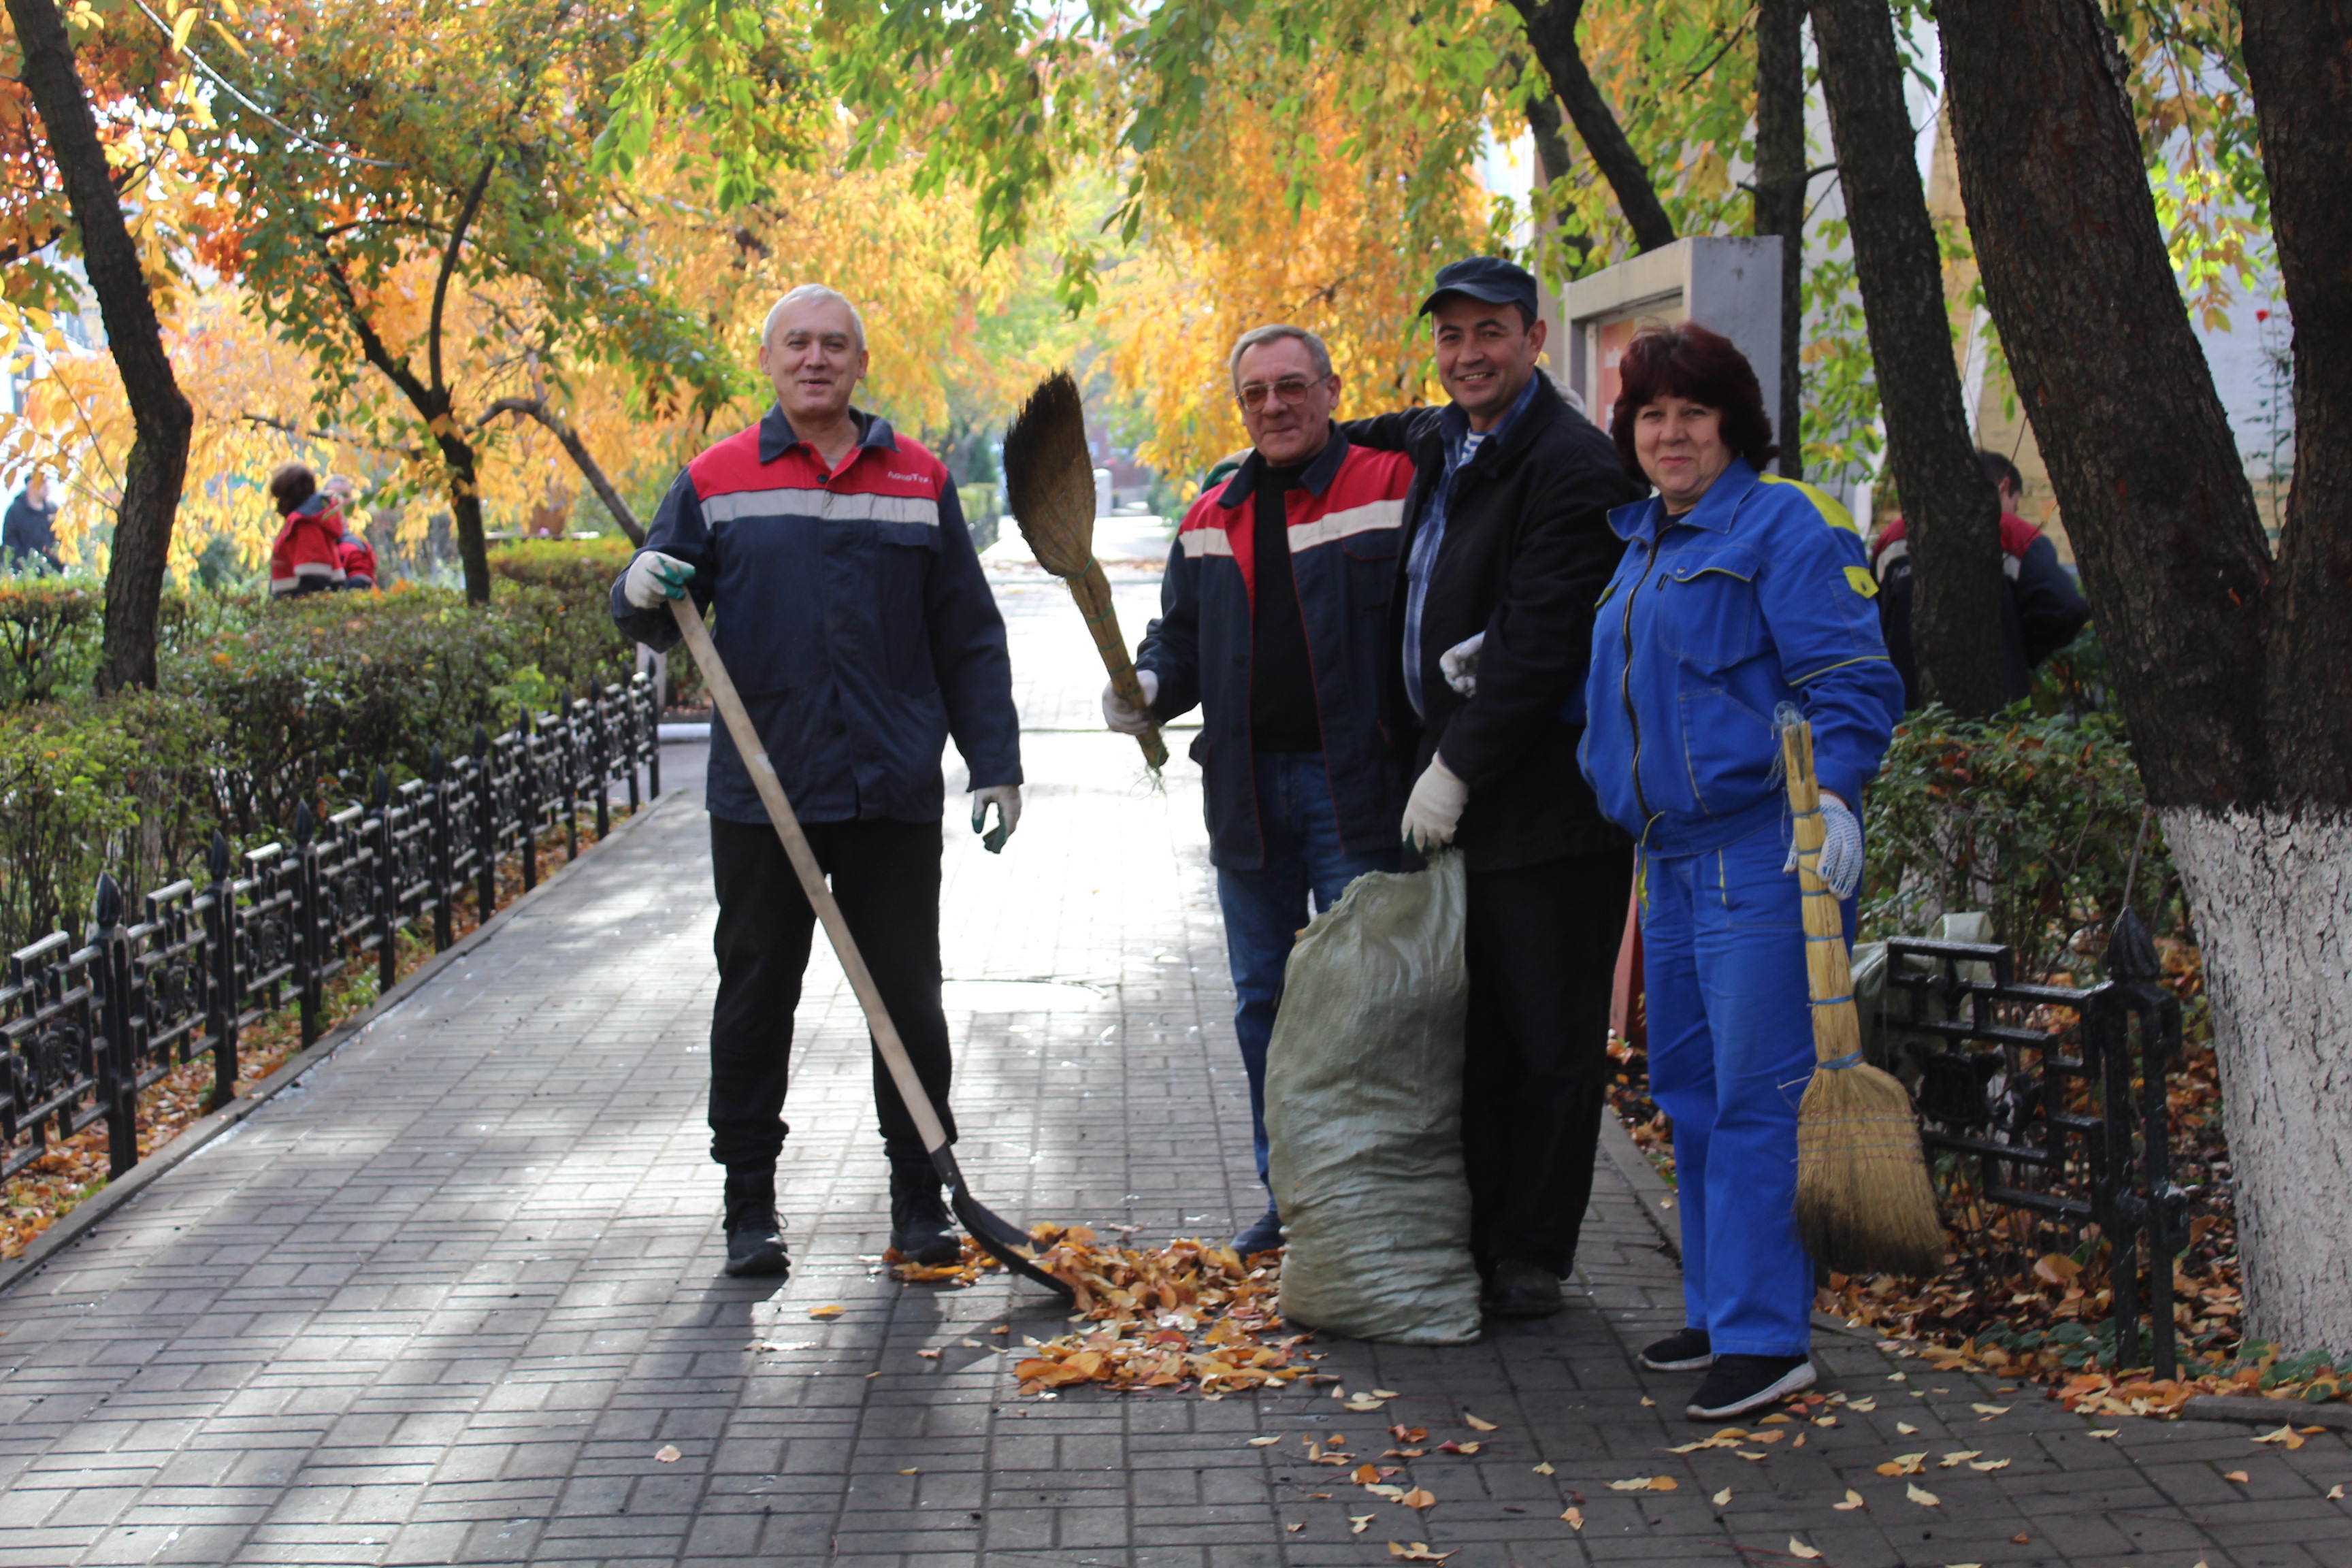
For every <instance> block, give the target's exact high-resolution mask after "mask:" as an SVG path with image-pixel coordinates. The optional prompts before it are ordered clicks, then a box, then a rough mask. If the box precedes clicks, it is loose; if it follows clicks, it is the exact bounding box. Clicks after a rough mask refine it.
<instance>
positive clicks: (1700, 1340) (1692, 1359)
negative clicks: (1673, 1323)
mask: <svg viewBox="0 0 2352 1568" xmlns="http://www.w3.org/2000/svg"><path fill="white" fill-rule="evenodd" d="M1639 1359H1640V1361H1641V1363H1642V1364H1643V1366H1646V1367H1648V1368H1649V1369H1650V1370H1651V1371H1652V1372H1705V1371H1706V1369H1707V1368H1708V1367H1711V1366H1713V1365H1714V1364H1715V1347H1714V1346H1713V1345H1711V1344H1709V1343H1708V1342H1707V1337H1706V1330H1705V1329H1677V1330H1676V1331H1675V1332H1673V1333H1672V1334H1669V1335H1668V1336H1666V1337H1665V1338H1664V1339H1663V1340H1660V1341H1659V1342H1657V1343H1656V1344H1654V1345H1649V1346H1645V1347H1644V1348H1643V1352H1642V1354H1641V1356H1640V1357H1639Z"/></svg>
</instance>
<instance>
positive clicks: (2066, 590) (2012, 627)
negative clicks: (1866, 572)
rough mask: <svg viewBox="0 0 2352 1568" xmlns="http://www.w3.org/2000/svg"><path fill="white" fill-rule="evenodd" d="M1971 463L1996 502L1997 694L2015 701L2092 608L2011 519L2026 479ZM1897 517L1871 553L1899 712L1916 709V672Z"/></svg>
mask: <svg viewBox="0 0 2352 1568" xmlns="http://www.w3.org/2000/svg"><path fill="white" fill-rule="evenodd" d="M1977 461H1978V462H1979V463H1982V464H1983V465H1984V471H1985V477H1986V478H1987V479H1990V480H1992V483H1993V489H1995V490H1996V491H1997V492H1999V494H2000V572H2001V595H2000V693H2001V700H2003V701H2005V702H2015V701H2017V700H2020V699H2021V698H2023V697H2024V696H2025V695H2026V693H2027V692H2029V691H2031V690H2032V688H2033V671H2034V668H2035V667H2036V666H2038V665H2039V664H2041V662H2042V660H2043V659H2045V658H2049V657H2050V656H2051V655H2052V654H2053V653H2056V652H2057V651H2058V650H2059V649H2060V648H2062V647H2065V646H2066V645H2067V644H2068V643H2070V642H2073V641H2074V638H2075V637H2076V636H2077V635H2079V634H2080V633H2081V631H2082V629H2083V628H2084V626H2088V625H2089V624H2090V620H2091V603H2090V601H2089V600H2087V599H2085V598H2084V597H2083V591H2082V590H2081V589H2080V588H2078V587H2076V586H2075V585H2074V574H2072V573H2070V572H2068V571H2067V570H2066V568H2065V567H2063V566H2062V565H2060V564H2059V563H2058V547H2057V546H2056V545H2054V544H2053V543H2051V542H2050V541H2049V540H2048V539H2046V538H2044V537H2043V536H2042V531H2041V530H2040V529H2038V528H2036V527H2034V526H2033V525H2032V523H2030V522H2028V521H2025V519H2023V518H2021V517H2020V516H2018V515H2017V508H2018V503H2019V501H2020V500H2021V499H2022V498H2023V496H2024V494H2025V477H2024V476H2023V475H2021V474H2020V473H2019V472H2018V471H2017V465H2016V464H2015V463H2012V462H2011V461H2010V460H2009V459H2008V458H2004V457H2002V456H2001V455H2000V453H1999V452H1987V451H1982V450H1979V452H1978V453H1977ZM1905 533H1906V531H1905V529H1904V524H1903V520H1902V519H1901V518H1899V517H1898V518H1896V519H1895V521H1893V522H1890V523H1888V524H1887V525H1886V528H1885V531H1884V532H1882V533H1881V534H1879V536H1878V542H1877V543H1875V544H1874V545H1873V546H1871V552H1870V564H1871V570H1872V571H1873V572H1874V573H1875V574H1877V577H1878V590H1879V592H1878V628H1879V632H1880V634H1881V635H1882V636H1884V637H1885V638H1886V654H1887V657H1888V658H1892V659H1893V660H1894V661H1895V669H1896V670H1897V671H1899V672H1900V673H1901V674H1902V677H1903V705H1904V706H1905V707H1906V708H1916V707H1918V706H1919V668H1918V665H1917V663H1916V660H1915V659H1914V658H1913V655H1912V652H1911V588H1912V584H1911V543H1910V541H1909V540H1908V539H1907V538H1906V536H1905Z"/></svg>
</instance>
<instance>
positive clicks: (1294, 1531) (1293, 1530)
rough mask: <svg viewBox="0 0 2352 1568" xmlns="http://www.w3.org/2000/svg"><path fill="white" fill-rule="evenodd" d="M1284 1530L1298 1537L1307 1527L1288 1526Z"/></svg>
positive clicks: (1298, 1525)
mask: <svg viewBox="0 0 2352 1568" xmlns="http://www.w3.org/2000/svg"><path fill="white" fill-rule="evenodd" d="M1282 1528H1283V1529H1284V1530H1286V1531H1289V1532H1290V1533H1291V1534H1293V1535H1296V1534H1297V1533H1298V1532H1299V1531H1302V1530H1304V1529H1306V1528H1307V1527H1306V1526H1305V1525H1303V1524H1286V1525H1284V1526H1283V1527H1282Z"/></svg>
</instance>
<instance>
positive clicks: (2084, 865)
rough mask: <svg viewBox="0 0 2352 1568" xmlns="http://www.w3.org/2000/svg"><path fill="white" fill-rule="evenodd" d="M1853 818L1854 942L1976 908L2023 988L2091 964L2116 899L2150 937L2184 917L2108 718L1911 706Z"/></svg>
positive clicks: (2135, 776) (2155, 830) (2118, 727)
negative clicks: (1968, 715)
mask: <svg viewBox="0 0 2352 1568" xmlns="http://www.w3.org/2000/svg"><path fill="white" fill-rule="evenodd" d="M1865 810H1866V813H1867V829H1868V831H1867V842H1868V846H1869V868H1868V875H1867V877H1866V878H1865V879H1864V889H1865V890H1866V892H1867V893H1868V895H1869V898H1868V901H1867V902H1866V903H1865V904H1864V906H1863V910H1862V926H1863V934H1864V936H1865V937H1867V938H1879V937H1885V936H1895V935H1904V934H1911V935H1916V934H1918V933H1919V932H1922V931H1926V930H1927V927H1928V926H1929V924H1931V923H1932V922H1933V921H1935V919H1936V917H1937V915H1939V914H1941V913H1943V912H1945V911H1948V910H1990V912H1991V914H1992V919H1993V930H1994V931H1995V933H1996V935H1997V936H1998V938H1999V940H2000V941H2001V942H2007V943H2009V944H2010V945H2011V947H2013V948H2014V949H2016V951H2017V960H2018V968H2019V972H2020V973H2021V975H2024V976H2027V977H2036V976H2041V975H2044V974H2049V973H2058V972H2072V971H2074V970H2076V969H2078V968H2080V967H2081V966H2082V965H2083V964H2084V963H2087V962H2088V961H2089V959H2090V958H2092V957H2094V956H2095V954H2096V953H2097V952H2099V951H2100V950H2101V949H2102V948H2103V947H2104V945H2105V937H2106V928H2107V925H2108V923H2109V922H2110V921H2113V920H2115V918H2116V916H2117V915H2119V914H2120V913H2121V912H2122V910H2123V909H2124V906H2125V901H2126V896H2128V898H2129V900H2130V902H2131V904H2132V905H2133V907H2134V908H2136V909H2137V910H2138V911H2139V913H2140V916H2141V918H2142V919H2144V920H2146V921H2147V922H2148V924H2149V926H2150V927H2151V929H2153V930H2156V931H2169V930H2176V929H2178V928H2179V926H2180V925H2181V924H2182V923H2183V922H2184V921H2186V919H2187V910H2186V906H2185V905H2184V904H2183V903H2182V901H2181V894H2180V889H2179V877H2178V875H2177V874H2176V873H2175V872H2174V870H2173V868H2172V863H2171V859H2170V858H2169V856H2168V854H2167V852H2166V849H2165V845H2164V835H2163V831H2162V829H2161V828H2159V827H2158V826H2157V822H2156V817H2155V814H2154V813H2153V812H2152V811H2150V810H2148V809H2147V796H2146V795H2145V793H2144V792H2143V790H2142V788H2141V785H2140V778H2139V770H2138V767H2137V764H2135V763H2133V761H2132V756H2131V749H2130V746H2129V744H2128V743H2127V742H2126V740H2125V739H2124V732H2123V726H2122V723H2121V722H2120V721H2118V720H2116V719H2114V718H2111V717H2109V716H2107V715H2105V714H2102V713H2092V714H2088V715H2086V716H2084V717H2081V718H2075V717H2073V716H2069V715H2049V716H2044V715H2037V714H2034V713H2032V712H2031V711H2030V710H2028V709H2027V708H2026V707H2024V706H2023V705H2021V706H2019V707H2016V708H2012V709H2011V710H2008V711H2007V712H2006V713H2004V714H2002V715H2000V717H1998V718H1995V719H1992V720H1989V721H1967V720H1960V719H1957V718H1955V717H1953V716H1952V715H1951V714H1950V713H1949V712H1948V711H1947V710H1944V709H1942V708H1936V707H1930V708H1927V709H1923V710H1919V711H1916V712H1915V713H1913V714H1912V715H1911V716H1910V717H1909V719H1907V720H1906V721H1905V722H1904V723H1903V724H1902V725H1901V726H1900V727H1899V728H1898V729H1896V731H1895V742H1894V744H1893V745H1892V746H1891V747H1889V748H1888V750H1887V753H1886V763H1885V768H1884V769H1883V770H1882V771H1881V772H1880V773H1879V775H1878V777H1877V779H1876V780H1875V781H1874V782H1873V784H1871V786H1870V789H1869V792H1868V794H1867V796H1866V799H1865Z"/></svg>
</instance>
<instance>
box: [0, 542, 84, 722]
mask: <svg viewBox="0 0 2352 1568" xmlns="http://www.w3.org/2000/svg"><path fill="white" fill-rule="evenodd" d="M105 616H106V598H105V595H104V593H103V592H102V591H101V590H100V588H99V587H98V585H97V584H94V583H91V582H89V581H88V580H87V579H83V578H79V577H54V576H31V575H24V576H14V577H0V707H9V708H16V707H21V706H23V705H24V704H26V703H27V702H47V701H48V700H51V699H52V698H55V697H58V696H60V695H62V694H64V693H66V692H68V691H74V690H79V689H87V688H88V687H89V684H90V681H91V679H92V678H93V677H95V676H96V675H97V673H98V656H99V644H100V638H101V637H102V636H103V633H104V630H105Z"/></svg>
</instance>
